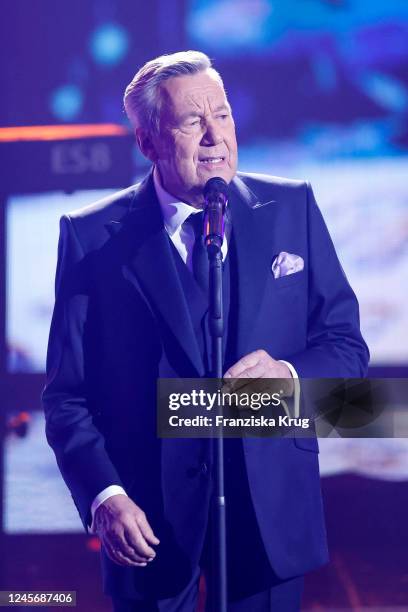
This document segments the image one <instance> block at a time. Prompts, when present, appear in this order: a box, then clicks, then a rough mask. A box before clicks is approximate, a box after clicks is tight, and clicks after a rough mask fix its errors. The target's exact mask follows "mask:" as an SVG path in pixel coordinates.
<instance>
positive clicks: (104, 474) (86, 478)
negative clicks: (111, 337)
mask: <svg viewBox="0 0 408 612" xmlns="http://www.w3.org/2000/svg"><path fill="white" fill-rule="evenodd" d="M86 268H87V258H86V256H85V254H84V251H83V249H82V247H81V244H80V242H79V240H78V237H77V235H76V232H75V228H74V225H73V221H72V219H71V218H70V217H69V216H63V217H62V218H61V221H60V238H59V245H58V264H57V272H56V280H55V306H54V312H53V317H52V323H51V330H50V337H49V343H48V353H47V368H46V371H47V375H46V385H45V389H44V391H43V395H42V401H43V407H44V412H45V421H46V436H47V440H48V443H49V444H50V446H51V447H52V449H53V451H54V453H55V456H56V460H57V463H58V466H59V469H60V471H61V474H62V476H63V478H64V480H65V482H66V484H67V486H68V488H69V489H70V491H71V495H72V497H73V500H74V502H75V505H76V507H77V509H78V512H79V514H80V517H81V520H82V523H83V525H84V527H85V529H86V530H88V527H89V525H90V523H91V512H90V510H91V504H92V501H93V500H94V498H95V497H96V495H97V494H98V493H100V491H102V490H103V489H105V488H106V487H108V486H109V485H113V484H116V485H120V486H123V485H122V482H121V480H120V478H119V476H118V474H117V471H116V469H115V467H114V466H113V464H112V462H111V460H110V458H109V456H108V453H107V452H106V449H105V443H104V438H103V436H102V434H101V433H100V432H99V430H98V429H97V427H96V426H95V423H94V418H93V415H92V414H91V412H90V410H89V403H88V401H87V385H86V379H85V377H84V330H85V327H86V319H87V311H88V303H89V274H87V272H86Z"/></svg>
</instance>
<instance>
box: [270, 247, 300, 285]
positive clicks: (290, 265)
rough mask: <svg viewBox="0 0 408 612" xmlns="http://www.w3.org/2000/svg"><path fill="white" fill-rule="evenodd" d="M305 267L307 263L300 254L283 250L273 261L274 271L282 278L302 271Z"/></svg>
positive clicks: (275, 274) (274, 273)
mask: <svg viewBox="0 0 408 612" xmlns="http://www.w3.org/2000/svg"><path fill="white" fill-rule="evenodd" d="M304 267H305V263H304V261H303V258H302V257H300V255H294V254H293V253H287V252H286V251H281V252H280V253H279V255H277V256H276V257H275V259H274V260H273V262H272V273H273V275H274V277H275V278H281V277H282V276H288V275H289V274H294V273H295V272H300V271H301V270H303V268H304Z"/></svg>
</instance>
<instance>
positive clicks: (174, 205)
mask: <svg viewBox="0 0 408 612" xmlns="http://www.w3.org/2000/svg"><path fill="white" fill-rule="evenodd" d="M153 183H154V187H155V190H156V195H157V199H158V200H159V204H160V208H161V211H162V214H163V221H164V227H165V229H166V232H167V233H168V235H169V238H170V240H171V241H172V242H173V244H174V246H175V247H176V249H177V251H178V252H179V254H180V257H181V258H182V260H183V261H184V263H185V264H186V265H187V266H188V268H189V269H190V270H191V271H192V269H193V265H192V256H193V246H194V240H195V236H194V229H193V227H192V226H191V225H189V224H186V225H183V223H184V221H186V219H188V217H189V216H190V215H192V214H197V213H199V212H201V211H200V209H197V208H194V206H191V205H190V204H186V203H185V202H180V201H178V200H177V198H175V197H174V196H172V195H170V194H169V193H168V192H167V191H166V190H165V189H164V188H163V186H162V184H161V182H160V176H159V173H158V171H157V168H156V167H155V168H154V171H153ZM228 229H229V228H226V233H225V236H224V241H223V243H222V247H221V254H222V259H223V261H224V260H225V257H226V256H227V252H228V234H229V231H228ZM280 361H281V362H282V363H285V364H286V365H287V366H288V368H289V370H290V373H291V374H292V377H293V379H298V375H297V372H296V370H295V368H294V367H293V365H292V364H291V363H288V362H287V361H283V359H281V360H280ZM299 393H300V385H299V381H298V380H295V391H294V405H295V415H294V416H298V407H299ZM113 495H127V493H126V491H125V490H124V489H123V487H121V486H119V485H110V486H109V487H106V489H103V491H101V492H100V493H99V494H98V495H97V496H96V497H95V499H94V501H93V502H92V506H91V514H92V525H91V527H90V532H91V533H95V531H94V516H95V512H96V510H97V508H99V506H100V505H101V504H102V503H103V502H104V501H106V500H107V499H108V498H109V497H112V496H113Z"/></svg>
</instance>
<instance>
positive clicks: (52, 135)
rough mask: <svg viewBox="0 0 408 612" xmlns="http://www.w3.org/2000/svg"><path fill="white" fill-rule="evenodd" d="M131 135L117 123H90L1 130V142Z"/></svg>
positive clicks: (31, 126) (4, 128) (29, 126)
mask: <svg viewBox="0 0 408 612" xmlns="http://www.w3.org/2000/svg"><path fill="white" fill-rule="evenodd" d="M126 134H130V132H129V130H127V129H126V128H125V127H123V126H122V125H117V124H116V123H89V124H83V125H82V124H78V125H28V126H22V127H3V128H0V142H17V141H30V140H73V139H76V138H95V137H97V136H125V135H126Z"/></svg>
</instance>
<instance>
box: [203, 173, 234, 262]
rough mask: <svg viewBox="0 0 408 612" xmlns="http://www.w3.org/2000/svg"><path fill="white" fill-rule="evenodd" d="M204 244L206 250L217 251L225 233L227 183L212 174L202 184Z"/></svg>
mask: <svg viewBox="0 0 408 612" xmlns="http://www.w3.org/2000/svg"><path fill="white" fill-rule="evenodd" d="M204 200H205V203H204V231H203V237H204V244H205V246H206V247H207V249H208V250H210V249H211V250H212V251H215V252H217V251H219V250H220V249H221V246H222V242H223V240H224V234H225V212H226V208H227V204H228V184H227V183H226V182H225V181H224V179H222V178H220V177H218V176H214V177H213V178H210V179H209V180H208V181H207V182H206V184H205V186H204Z"/></svg>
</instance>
